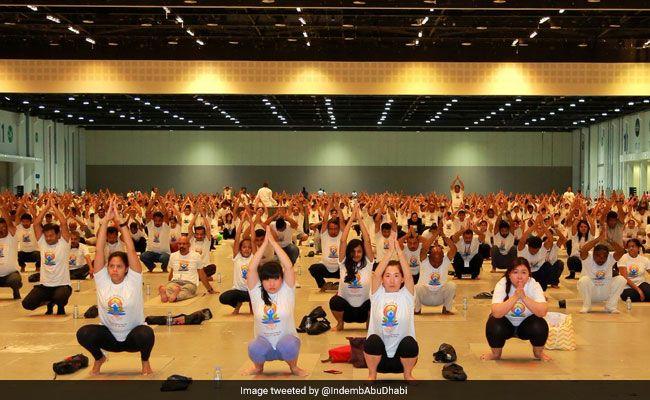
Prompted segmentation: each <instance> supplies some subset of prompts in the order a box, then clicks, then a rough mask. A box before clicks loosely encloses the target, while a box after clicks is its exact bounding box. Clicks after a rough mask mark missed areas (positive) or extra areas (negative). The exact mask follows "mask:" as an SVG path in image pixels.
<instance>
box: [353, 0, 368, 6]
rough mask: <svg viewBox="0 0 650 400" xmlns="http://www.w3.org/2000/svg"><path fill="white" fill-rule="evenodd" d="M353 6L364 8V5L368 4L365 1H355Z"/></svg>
mask: <svg viewBox="0 0 650 400" xmlns="http://www.w3.org/2000/svg"><path fill="white" fill-rule="evenodd" d="M352 4H356V5H358V6H363V5H365V4H366V2H365V1H358V0H357V1H353V2H352Z"/></svg>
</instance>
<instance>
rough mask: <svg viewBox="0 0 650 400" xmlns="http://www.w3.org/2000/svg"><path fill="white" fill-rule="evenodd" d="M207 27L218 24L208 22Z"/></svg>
mask: <svg viewBox="0 0 650 400" xmlns="http://www.w3.org/2000/svg"><path fill="white" fill-rule="evenodd" d="M207 25H208V26H219V24H217V23H215V22H208V24H207Z"/></svg>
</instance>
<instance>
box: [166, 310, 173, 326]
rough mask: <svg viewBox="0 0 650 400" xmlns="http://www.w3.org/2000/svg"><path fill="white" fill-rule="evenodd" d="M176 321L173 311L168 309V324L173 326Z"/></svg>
mask: <svg viewBox="0 0 650 400" xmlns="http://www.w3.org/2000/svg"><path fill="white" fill-rule="evenodd" d="M173 323H174V318H173V317H172V312H171V311H168V312H167V326H172V324H173Z"/></svg>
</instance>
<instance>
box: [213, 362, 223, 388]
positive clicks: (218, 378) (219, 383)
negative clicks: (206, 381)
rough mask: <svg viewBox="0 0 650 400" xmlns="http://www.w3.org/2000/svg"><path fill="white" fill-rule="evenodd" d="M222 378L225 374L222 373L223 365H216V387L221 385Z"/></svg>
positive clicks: (214, 379)
mask: <svg viewBox="0 0 650 400" xmlns="http://www.w3.org/2000/svg"><path fill="white" fill-rule="evenodd" d="M222 379H223V376H222V375H221V367H219V366H216V367H214V378H213V379H212V380H213V381H214V387H215V388H218V387H221V380H222Z"/></svg>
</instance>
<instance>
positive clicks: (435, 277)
mask: <svg viewBox="0 0 650 400" xmlns="http://www.w3.org/2000/svg"><path fill="white" fill-rule="evenodd" d="M429 285H431V286H440V274H439V273H437V272H434V273H433V274H431V279H430V280H429Z"/></svg>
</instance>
